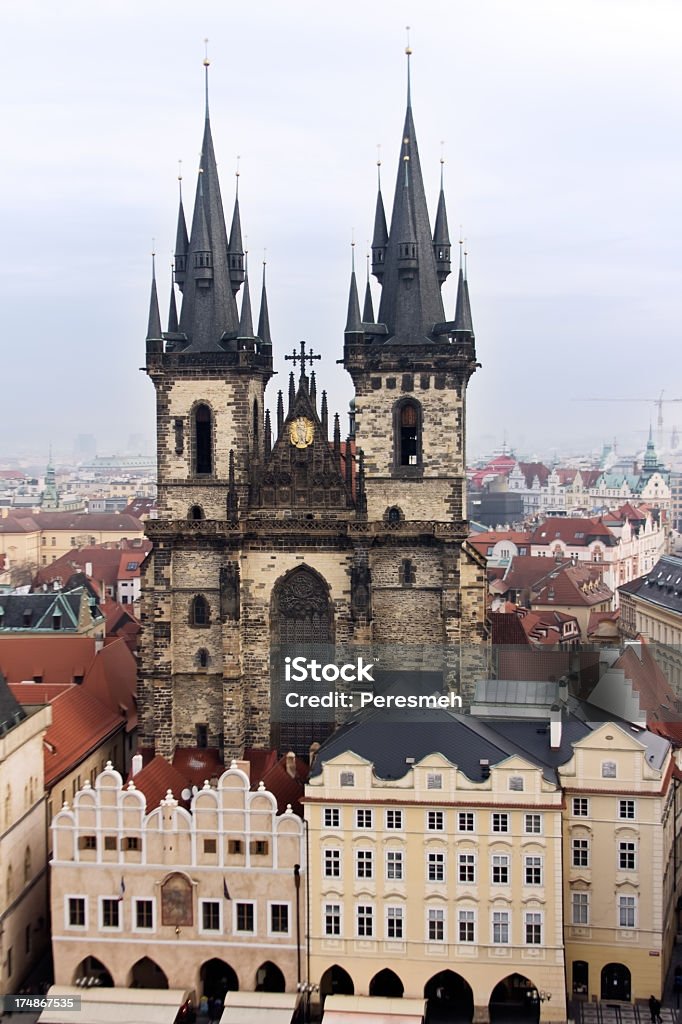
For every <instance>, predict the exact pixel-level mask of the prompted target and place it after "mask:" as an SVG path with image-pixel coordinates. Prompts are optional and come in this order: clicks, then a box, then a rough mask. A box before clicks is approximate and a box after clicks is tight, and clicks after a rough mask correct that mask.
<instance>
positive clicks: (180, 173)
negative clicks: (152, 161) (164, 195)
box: [178, 160, 182, 202]
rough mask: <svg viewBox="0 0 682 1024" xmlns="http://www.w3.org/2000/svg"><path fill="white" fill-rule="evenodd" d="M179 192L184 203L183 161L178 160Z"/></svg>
mask: <svg viewBox="0 0 682 1024" xmlns="http://www.w3.org/2000/svg"><path fill="white" fill-rule="evenodd" d="M178 191H179V193H180V202H182V160H178Z"/></svg>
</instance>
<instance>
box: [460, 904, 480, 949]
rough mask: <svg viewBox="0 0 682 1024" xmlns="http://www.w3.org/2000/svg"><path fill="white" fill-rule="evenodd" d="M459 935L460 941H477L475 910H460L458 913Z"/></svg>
mask: <svg viewBox="0 0 682 1024" xmlns="http://www.w3.org/2000/svg"><path fill="white" fill-rule="evenodd" d="M458 937H459V941H460V942H475V941H476V917H475V912H474V911H473V910H460V912H459V914H458Z"/></svg>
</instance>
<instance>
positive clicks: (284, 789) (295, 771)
mask: <svg viewBox="0 0 682 1024" xmlns="http://www.w3.org/2000/svg"><path fill="white" fill-rule="evenodd" d="M273 753H274V751H273ZM288 758H289V755H288V754H285V755H284V756H283V757H280V759H279V761H277V762H276V763H275V764H273V765H272V767H271V768H270V769H269V770H268V771H267V772H266V773H265V774H264V775H263V776H262V781H263V784H264V785H265V788H266V789H267V790H269V791H270V792H271V793H272V795H273V796H274V797H275V799H276V800H277V810H278V812H279V813H280V814H283V813H284V811H286V809H287V805H288V804H291V808H292V810H293V811H294V812H295V813H296V814H299V815H301V817H302V816H303V805H302V803H301V798H302V797H303V794H304V791H305V784H306V782H307V781H308V773H309V771H310V769H309V767H308V765H307V764H306V762H305V761H302V760H301V758H300V757H294V758H293V762H292V766H291V768H292V770H291V772H290V771H289V770H288V768H287V765H288V763H289V760H288ZM259 781H260V780H256V779H255V778H254V774H253V766H252V770H251V782H252V788H253V789H257V788H258V783H259Z"/></svg>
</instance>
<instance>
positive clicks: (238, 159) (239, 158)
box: [234, 153, 241, 199]
mask: <svg viewBox="0 0 682 1024" xmlns="http://www.w3.org/2000/svg"><path fill="white" fill-rule="evenodd" d="M240 160H241V157H240V155H239V153H237V170H236V171H235V172H234V176H235V178H236V179H237V185H236V193H237V199H239V161H240Z"/></svg>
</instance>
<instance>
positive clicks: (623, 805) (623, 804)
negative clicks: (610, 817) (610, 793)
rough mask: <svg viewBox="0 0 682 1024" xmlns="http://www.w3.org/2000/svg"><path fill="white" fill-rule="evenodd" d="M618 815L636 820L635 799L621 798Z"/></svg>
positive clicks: (629, 819)
mask: <svg viewBox="0 0 682 1024" xmlns="http://www.w3.org/2000/svg"><path fill="white" fill-rule="evenodd" d="M618 817H619V818H625V819H627V820H628V821H634V817H635V801H634V800H619V801H618Z"/></svg>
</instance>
